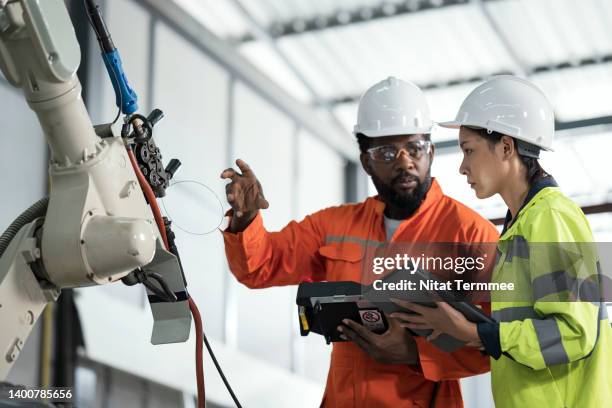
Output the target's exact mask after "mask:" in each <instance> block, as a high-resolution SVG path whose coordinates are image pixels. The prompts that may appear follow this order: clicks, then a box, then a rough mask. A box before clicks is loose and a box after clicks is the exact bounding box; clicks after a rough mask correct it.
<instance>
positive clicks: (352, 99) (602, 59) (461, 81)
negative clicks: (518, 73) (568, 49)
mask: <svg viewBox="0 0 612 408" xmlns="http://www.w3.org/2000/svg"><path fill="white" fill-rule="evenodd" d="M609 62H612V54H608V55H602V56H596V57H588V58H582V59H578V60H571V61H562V62H556V63H552V64H545V65H538V66H535V67H531V68H527V72H529V73H531V74H530V75H529V76H533V75H535V74H540V73H543V72H555V71H563V70H566V69H572V68H581V67H587V66H591V65H598V64H605V63H609ZM504 74H514V73H513V72H511V71H501V72H494V73H490V74H487V75H482V76H474V77H471V78H457V79H452V80H449V81H437V82H427V83H420V84H419V83H417V85H418V86H419V88H421V89H423V90H425V91H427V90H431V89H440V88H448V87H451V86H455V85H466V84H472V83H473V84H476V83H479V82H484V81H485V80H486V79H488V78H490V77H492V76H494V75H504ZM360 96H361V95H346V96H341V97H338V98H333V99H329V100H327V103H329V104H331V105H339V104H344V103H356V102H358V101H359V98H360Z"/></svg>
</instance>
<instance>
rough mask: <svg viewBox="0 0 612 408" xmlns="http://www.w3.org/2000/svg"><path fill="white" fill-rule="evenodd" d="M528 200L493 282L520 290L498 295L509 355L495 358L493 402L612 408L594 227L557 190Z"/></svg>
mask: <svg viewBox="0 0 612 408" xmlns="http://www.w3.org/2000/svg"><path fill="white" fill-rule="evenodd" d="M553 182H554V181H553ZM549 185H550V184H549ZM538 190H539V191H538ZM530 195H531V196H532V198H531V199H530V200H528V201H527V202H526V204H525V205H524V206H523V207H522V209H521V210H520V211H519V214H518V216H517V217H516V219H515V222H514V223H513V224H512V225H511V226H510V227H509V228H508V229H507V230H506V231H504V233H503V234H502V236H501V238H500V242H499V246H498V263H497V265H496V267H495V269H494V271H493V278H492V280H493V281H494V282H514V283H515V291H514V293H510V292H503V293H502V292H495V293H492V304H491V309H492V314H493V317H495V318H496V319H497V320H498V321H499V322H500V324H499V341H500V346H501V351H502V352H503V353H504V355H502V356H501V357H500V358H499V359H498V360H491V375H492V386H493V396H494V400H495V405H496V407H497V408H504V407H531V406H533V407H540V408H544V407H551V408H552V407H555V408H558V407H568V408H586V407H593V408H596V407H597V408H599V407H606V406H612V375H611V374H610V370H611V364H612V331H611V329H610V322H609V321H608V317H607V312H606V305H605V303H604V302H603V298H602V297H601V296H602V295H601V293H602V292H601V290H600V288H599V286H600V285H599V284H598V282H599V277H600V268H599V263H598V256H597V251H596V250H595V244H594V243H593V236H592V233H591V229H590V227H589V224H588V222H587V219H586V217H585V216H584V214H583V212H582V210H581V209H580V207H578V206H577V205H576V204H575V203H573V202H572V201H571V200H569V199H568V198H567V197H565V196H564V195H563V194H562V193H561V192H560V191H559V189H558V188H557V187H554V186H552V187H551V186H546V187H543V188H539V189H538V188H537V186H536V191H531V192H530ZM577 300H582V301H577Z"/></svg>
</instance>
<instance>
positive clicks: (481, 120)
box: [439, 75, 555, 151]
mask: <svg viewBox="0 0 612 408" xmlns="http://www.w3.org/2000/svg"><path fill="white" fill-rule="evenodd" d="M439 125H440V126H443V127H450V128H459V127H460V126H471V127H477V128H482V129H487V130H489V131H492V132H498V133H501V134H504V135H508V136H511V137H514V138H516V139H518V140H522V141H524V142H527V143H530V144H533V145H535V146H537V147H539V148H541V149H544V150H551V151H552V142H553V136H554V134H555V115H554V111H553V107H552V105H551V103H550V102H549V101H548V99H547V98H546V95H544V93H543V92H542V91H541V90H540V89H539V88H538V87H537V86H535V85H534V84H532V83H531V82H529V81H527V80H525V79H522V78H518V77H515V76H513V75H499V76H495V77H492V78H491V79H489V80H488V81H486V82H484V83H483V84H481V85H479V86H478V87H476V89H474V90H473V91H472V92H471V93H470V94H469V95H468V96H467V97H466V98H465V100H464V101H463V103H462V104H461V107H460V108H459V112H458V113H457V117H456V118H455V120H454V121H451V122H442V123H440V124H439Z"/></svg>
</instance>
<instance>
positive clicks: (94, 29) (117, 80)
mask: <svg viewBox="0 0 612 408" xmlns="http://www.w3.org/2000/svg"><path fill="white" fill-rule="evenodd" d="M87 1H88V0H83V7H84V8H85V15H86V16H87V20H88V21H89V25H91V28H92V29H93V31H94V33H95V34H96V39H97V40H98V42H99V43H100V47H102V43H101V42H100V41H101V40H100V39H101V38H102V35H101V34H100V32H99V31H98V29H97V28H96V25H95V24H94V22H93V20H92V19H91V15H90V14H89V9H88V6H87ZM90 3H91V4H94V5H95V3H94V2H93V1H91V2H90ZM96 7H98V6H97V5H96ZM102 23H103V22H102ZM108 38H109V39H110V34H109V35H108ZM111 44H112V41H111ZM102 52H104V49H102ZM111 71H112V73H113V77H114V78H115V82H116V83H117V84H118V83H119V78H117V74H116V73H115V71H114V70H112V69H111ZM113 89H114V88H113ZM121 105H123V95H121V92H119V108H118V109H117V115H116V116H115V119H113V121H112V124H113V125H114V124H115V123H116V122H117V120H118V119H119V117H120V116H121Z"/></svg>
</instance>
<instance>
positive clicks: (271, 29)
mask: <svg viewBox="0 0 612 408" xmlns="http://www.w3.org/2000/svg"><path fill="white" fill-rule="evenodd" d="M486 1H492V0H486ZM468 3H469V0H406V1H404V2H402V3H389V2H386V1H381V2H380V3H379V4H377V5H375V6H372V7H366V6H364V7H358V8H354V9H349V10H347V9H338V10H336V12H334V13H331V14H329V15H318V16H314V17H309V18H295V19H290V20H287V21H276V22H273V23H272V24H270V25H269V26H268V27H267V28H266V31H267V32H268V34H269V35H270V36H271V37H272V38H280V37H285V36H290V35H297V34H303V33H308V32H314V31H321V30H326V29H329V28H334V27H342V26H346V25H349V24H358V23H363V22H368V21H373V20H380V19H385V18H389V17H395V16H400V15H405V14H413V13H418V12H421V11H426V10H432V9H439V8H443V7H449V6H458V5H465V4H468ZM254 40H257V36H255V35H252V34H246V35H243V36H241V37H238V38H234V39H230V41H231V42H233V43H245V42H249V41H254Z"/></svg>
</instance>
